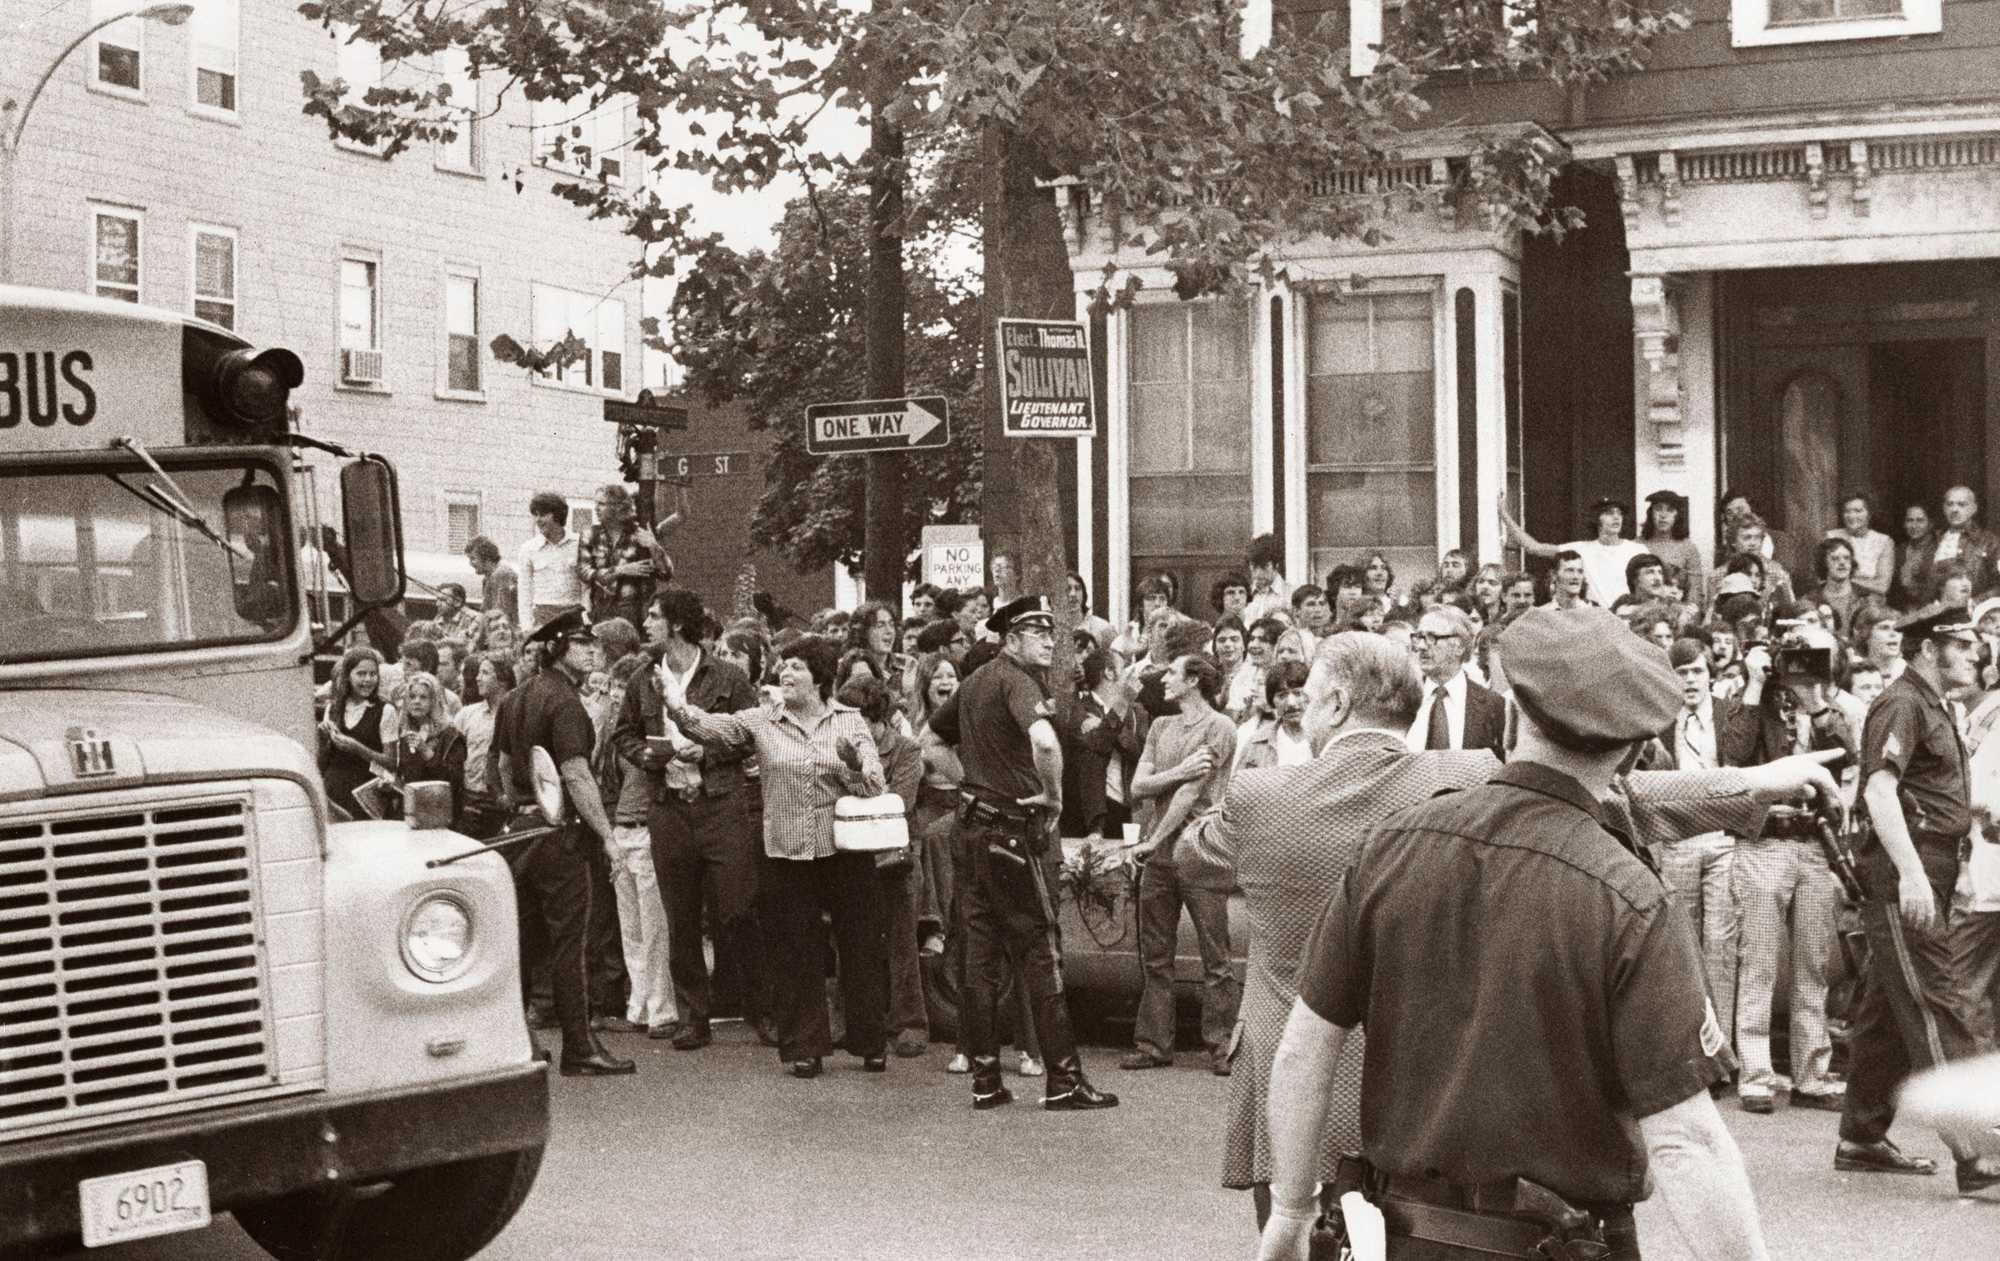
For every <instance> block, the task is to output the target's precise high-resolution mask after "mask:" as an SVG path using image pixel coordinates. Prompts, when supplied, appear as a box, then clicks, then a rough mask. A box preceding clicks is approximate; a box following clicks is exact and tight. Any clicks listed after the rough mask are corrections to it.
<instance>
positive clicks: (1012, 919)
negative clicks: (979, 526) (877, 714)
mask: <svg viewBox="0 0 2000 1261" xmlns="http://www.w3.org/2000/svg"><path fill="white" fill-rule="evenodd" d="M986 630H987V631H988V632H989V633H990V634H992V635H994V636H995V637H997V638H998V639H999V641H1000V643H1001V651H1000V654H999V655H998V656H996V657H995V658H993V660H991V661H989V662H988V663H986V664H985V665H983V666H981V667H980V668H979V669H977V670H974V671H973V672H972V673H971V674H970V675H969V676H968V677H967V678H966V680H965V683H964V684H963V685H962V686H961V687H960V688H959V690H958V692H957V693H956V694H955V695H954V696H953V697H952V698H951V700H949V701H948V702H946V703H945V704H944V705H942V706H939V708H938V711H937V713H936V714H934V715H932V718H931V727H932V729H933V730H935V731H936V732H937V734H938V735H939V736H941V737H942V738H943V739H944V740H945V741H946V742H947V743H950V744H956V745H958V747H959V755H960V757H961V758H962V759H963V761H964V763H965V779H964V781H963V784H962V786H961V800H960V808H959V825H960V833H959V853H960V855H961V858H960V861H961V862H962V863H964V864H967V865H966V866H964V867H961V868H960V870H961V871H962V872H969V875H967V876H962V877H961V886H960V893H959V898H960V901H959V916H960V925H961V931H962V932H963V933H964V934H965V939H966V978H965V989H964V994H963V999H962V1001H961V1003H960V1005H959V1011H960V1018H961V1020H962V1021H963V1024H964V1027H963V1029H962V1030H961V1035H962V1038H961V1044H962V1045H963V1046H964V1048H965V1051H966V1054H967V1055H968V1056H970V1057H971V1060H972V1106H973V1107H974V1108H976V1109H979V1110H981V1111H984V1110H986V1109H989V1108H997V1107H999V1106H1000V1105H1002V1104H1004V1103H1009V1102H1012V1100H1013V1098H1014V1096H1013V1094H1012V1092H1010V1091H1009V1090H1008V1089H1007V1088H1006V1087H1005V1086H1003V1085H1002V1084H1001V1082H1000V1042H999V1035H998V1031H997V1029H996V1028H995V1015H996V1011H995V1009H996V1007H997V1005H998V1001H999V993H1000V986H1001V983H1002V977H1003V974H1004V973H1003V968H1002V966H1001V956H1002V952H1003V951H1004V952H1005V954H1006V956H1007V957H1008V958H1011V959H1012V960H1013V962H1014V966H1015V969H1016V971H1017V973H1018V974H1019V976H1020V977H1021V982H1022V984H1023V985H1025V986H1026V987H1027V991H1028V998H1029V1004H1030V1007H1031V1008H1032V1010H1033V1012H1034V1019H1035V1034H1036V1036H1037V1037H1038V1038H1039V1039H1040V1041H1041V1048H1042V1055H1043V1057H1044V1058H1045V1060H1046V1061H1047V1064H1048V1077H1047V1078H1046V1080H1045V1082H1044V1085H1043V1092H1042V1107H1043V1108H1045V1109H1047V1110H1049V1111H1051V1112H1078V1111H1088V1110H1091V1109H1096V1108H1113V1107H1116V1106H1117V1105H1118V1096H1116V1095H1113V1094H1107V1093H1106V1092H1104V1091H1101V1090H1098V1089H1097V1088H1096V1087H1094V1086H1092V1085H1091V1084H1090V1082H1089V1080H1088V1079H1086V1078H1085V1077H1084V1075H1083V1061H1082V1060H1081V1059H1079V1058H1078V1056H1077V1052H1076V1038H1075V1035H1074V1034H1072V1033H1071V1031H1070V1024H1069V1007H1068V1005H1067V1000H1066V999H1065V997H1064V996H1063V985H1062V951H1061V947H1060V945H1059V942H1058V939H1057V929H1056V913H1055V900H1054V898H1053V896H1052V894H1051V892H1050V889H1049V884H1048V877H1047V875H1046V873H1045V872H1044V870H1043V867H1042V859H1043V856H1044V855H1045V854H1047V853H1048V848H1049V846H1050V845H1051V844H1053V843H1055V842H1054V837H1055V835H1056V831H1055V829H1056V820H1057V819H1059V818H1060V817H1061V816H1062V782H1063V773H1062V746H1061V744H1060V743H1058V741H1057V738H1056V729H1055V724H1054V722H1053V715H1054V712H1055V711H1054V707H1053V706H1052V705H1051V704H1050V702H1049V699H1048V689H1047V687H1046V686H1044V684H1043V682H1042V678H1041V674H1042V672H1043V671H1045V670H1047V669H1048V665H1049V658H1050V655H1051V651H1052V649H1053V647H1054V644H1055V635H1056V620H1055V614H1054V613H1053V612H1051V611H1050V608H1049V602H1048V600H1047V599H1046V598H1044V597H1042V596H1022V597H1021V598H1020V599H1018V600H1015V601H1013V602H1011V603H1009V604H1007V605H1005V606H1004V607H1002V608H1001V609H1000V611H999V612H997V613H995V614H993V615H992V616H991V617H990V618H988V619H987V621H986Z"/></svg>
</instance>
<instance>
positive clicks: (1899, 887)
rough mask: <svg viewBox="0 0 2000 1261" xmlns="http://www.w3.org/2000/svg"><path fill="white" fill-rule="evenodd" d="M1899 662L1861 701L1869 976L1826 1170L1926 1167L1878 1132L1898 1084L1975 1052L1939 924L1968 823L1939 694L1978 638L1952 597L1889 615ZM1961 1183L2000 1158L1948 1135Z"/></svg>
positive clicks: (1944, 918) (1971, 1183)
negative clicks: (1864, 708) (1868, 702)
mask: <svg viewBox="0 0 2000 1261" xmlns="http://www.w3.org/2000/svg"><path fill="white" fill-rule="evenodd" d="M1897 628H1898V629H1899V630H1901V631H1902V633H1903V656H1904V658H1905V660H1907V661H1908V662H1909V666H1908V668H1907V669H1905V670H1904V671H1903V673H1902V676H1901V677H1900V678H1898V679H1897V680H1896V681H1895V682H1893V683H1891V684H1889V686H1888V687H1886V688H1884V689H1883V691H1882V695H1881V696H1879V697H1877V698H1876V700H1875V704H1874V705H1872V706H1870V707H1869V710H1868V725H1867V727H1866V728H1865V729H1864V730H1863V732H1862V737H1861V784H1862V799H1863V801H1864V802H1865V803H1866V804H1867V807H1868V817H1869V820H1870V822H1871V823H1872V825H1873V831H1874V842H1873V844H1868V845H1865V846H1864V847H1863V848H1862V849H1861V853H1860V867H1861V881H1862V885H1863V886H1864V887H1865V888H1866V889H1867V891H1868V900H1867V902H1866V903H1865V904H1864V905H1863V907H1862V922H1863V924H1864V925H1865V926H1866V928H1867V931H1868V947H1869V960H1870V962H1869V967H1870V969H1871V975H1870V976H1869V978H1868V986H1867V988H1866V989H1865V990H1864V991H1863V992H1862V996H1861V1002H1860V1004H1859V1007H1858V1009H1857V1010H1856V1011H1855V1013H1854V1016H1853V1018H1852V1021H1851V1024H1852V1027H1853V1033H1852V1035H1851V1038H1850V1041H1849V1043H1848V1053H1847V1056H1848V1069H1847V1106H1846V1108H1845V1109H1844V1110H1843V1111H1842V1113H1841V1117H1840V1145H1839V1146H1838V1147H1837V1148H1835V1149H1834V1156H1833V1167H1834V1168H1835V1169H1838V1170H1842V1171H1846V1172H1856V1173H1909V1174H1930V1173H1935V1172H1937V1166H1936V1164H1934V1163H1933V1162H1932V1161H1930V1160H1927V1159H1925V1158H1923V1157H1920V1156H1908V1155H1905V1154H1904V1153H1903V1151H1902V1149H1900V1148H1899V1147H1897V1146H1896V1144H1895V1143H1894V1142H1893V1141H1892V1140H1891V1139H1890V1138H1889V1126H1890V1125H1891V1124H1892V1123H1893V1122H1894V1121H1895V1119H1896V1092H1897V1091H1898V1090H1899V1089H1901V1087H1902V1084H1903V1081H1904V1079H1905V1078H1907V1077H1908V1076H1909V1075H1910V1074H1911V1073H1912V1072H1914V1071H1917V1070H1919V1069H1926V1068H1935V1067H1937V1066H1938V1065H1940V1064H1943V1063H1947V1062H1949V1061H1952V1060H1958V1059H1967V1058H1970V1057H1971V1056H1974V1055H1976V1054H1978V1053H1979V1049H1980V1048H1979V1041H1978V1038H1977V1036H1976V1035H1975V1034H1974V1032H1973V1030H1972V1028H1971V1026H1970V1025H1969V1024H1968V1022H1967V1019H1966V1009H1965V1008H1964V1007H1963V1006H1962V1005H1961V1004H1959V1003H1958V1002H1956V1001H1955V1000H1954V998H1953V994H1954V990H1955V988H1956V987H1957V986H1958V984H1959V983H1960V978H1959V977H1958V976H1957V975H1956V971H1955V968H1954V965H1953V959H1952V951H1951V944H1950V940H1949V933H1948V927H1949V925H1950V923H1951V920H1952V918H1953V913H1952V892H1953V890H1954V889H1955V888H1956V887H1957V884H1958V875H1959V864H1960V862H1961V861H1962V860H1963V855H1964V853H1965V846H1966V838H1967V836H1968V835H1969V834H1970V833H1971V830H1972V811H1971V791H1970V790H1971V780H1970V775H1969V773H1968V764H1967V758H1966V752H1965V741H1964V740H1963V739H1962V738H1961V737H1960V735H1959V730H1958V723H1957V721H1956V719H1955V717H1954V716H1953V713H1952V709H1951V705H1950V702H1949V699H1948V698H1949V697H1950V696H1951V695H1952V694H1953V693H1955V692H1958V691H1960V690H1961V689H1964V688H1969V687H1972V686H1974V684H1975V683H1976V682H1977V680H1978V677H1979V656H1980V643H1979V636H1978V634H1977V633H1976V630H1975V627H1974V624H1973V621H1972V616H1971V614H1970V613H1968V612H1967V611H1966V610H1965V609H1963V608H1958V607H1955V606H1952V605H1946V604H1929V605H1926V606H1924V607H1923V608H1921V609H1918V610H1917V611H1916V612H1914V613H1912V614H1910V615H1908V616H1907V617H1905V618H1903V620H1902V621H1901V622H1899V623H1897ZM1942 1137H1943V1139H1944V1142H1945V1146H1946V1147H1948V1148H1950V1149H1951V1153H1952V1156H1953V1157H1954V1159H1955V1161H1956V1164H1957V1169H1956V1172H1957V1175H1958V1191H1959V1194H1961V1195H1970V1194H1972V1193H1973V1192H1976V1191H1983V1190H1986V1189H1987V1188H1989V1187H1995V1186H2000V1161H1995V1160H1994V1159H1993V1158H1991V1157H1985V1158H1982V1157H1981V1156H1980V1155H1979V1154H1978V1151H1977V1150H1976V1149H1975V1148H1974V1147H1973V1146H1971V1145H1970V1144H1969V1143H1967V1142H1966V1141H1965V1140H1964V1139H1962V1138H1959V1137H1958V1136H1956V1135H1953V1134H1950V1133H1946V1134H1944V1135H1942Z"/></svg>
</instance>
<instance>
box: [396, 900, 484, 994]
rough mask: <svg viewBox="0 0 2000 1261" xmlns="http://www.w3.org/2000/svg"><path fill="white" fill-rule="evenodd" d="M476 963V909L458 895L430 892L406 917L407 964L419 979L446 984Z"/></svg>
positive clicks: (404, 941)
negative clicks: (474, 950) (474, 928)
mask: <svg viewBox="0 0 2000 1261" xmlns="http://www.w3.org/2000/svg"><path fill="white" fill-rule="evenodd" d="M471 962H472V908H471V907H470V906H468V905H467V904H466V902H465V899H463V898H461V897H459V896H458V895H457V894H455V893H430V894H426V895H424V896H423V897H422V898H420V899H418V900H417V904H416V905H415V906H413V907H411V908H410V913H409V914H407V915H405V916H404V917H403V965H404V966H405V967H407V968H409V970H410V972H411V974H412V975H414V976H416V977H417V978H418V979H419V980H424V981H431V982H435V983H437V984H443V983H444V982H446V981H451V980H456V979H457V978H458V977H459V976H461V975H463V974H464V972H465V970H466V968H467V967H468V966H470V964H471Z"/></svg>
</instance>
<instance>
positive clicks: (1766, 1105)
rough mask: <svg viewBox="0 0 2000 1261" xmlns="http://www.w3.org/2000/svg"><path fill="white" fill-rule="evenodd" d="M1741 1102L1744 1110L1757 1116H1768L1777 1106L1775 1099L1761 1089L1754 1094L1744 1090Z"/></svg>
mask: <svg viewBox="0 0 2000 1261" xmlns="http://www.w3.org/2000/svg"><path fill="white" fill-rule="evenodd" d="M1742 1103H1743V1110H1744V1111H1745V1112H1754V1113H1756V1114H1757V1115H1758V1116H1769V1115H1771V1113H1772V1112H1774V1111H1776V1110H1777V1106H1778V1104H1777V1101H1776V1100H1774V1099H1773V1098H1771V1094H1770V1092H1769V1091H1763V1090H1760V1091H1758V1092H1756V1093H1755V1094H1752V1093H1750V1092H1748V1091H1746V1092H1744V1094H1743V1097H1742Z"/></svg>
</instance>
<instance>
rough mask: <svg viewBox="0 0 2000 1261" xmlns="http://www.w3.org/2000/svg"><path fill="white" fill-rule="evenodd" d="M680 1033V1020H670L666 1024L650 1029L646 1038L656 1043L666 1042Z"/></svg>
mask: <svg viewBox="0 0 2000 1261" xmlns="http://www.w3.org/2000/svg"><path fill="white" fill-rule="evenodd" d="M680 1031H681V1022H680V1021H678V1020H669V1021H667V1022H666V1023H665V1024H659V1025H653V1026H651V1027H650V1028H648V1029H647V1030H646V1036H647V1037H649V1038H651V1039H652V1040H653V1041H655V1042H665V1041H667V1040H668V1039H669V1038H672V1037H674V1036H676V1035H677V1034H679V1033H680Z"/></svg>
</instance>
